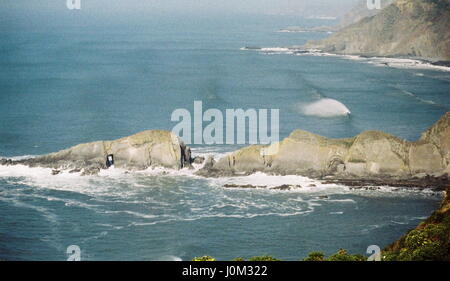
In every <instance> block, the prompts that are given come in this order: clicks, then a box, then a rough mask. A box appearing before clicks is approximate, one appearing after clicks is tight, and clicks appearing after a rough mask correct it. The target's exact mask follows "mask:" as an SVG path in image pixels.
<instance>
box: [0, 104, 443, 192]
mask: <svg viewBox="0 0 450 281" xmlns="http://www.w3.org/2000/svg"><path fill="white" fill-rule="evenodd" d="M110 154H112V155H114V164H115V167H118V168H124V169H127V170H142V169H146V168H149V167H165V168H170V169H181V168H184V167H191V164H192V163H193V162H196V163H197V162H204V165H203V168H201V169H200V170H198V171H197V172H196V174H197V175H200V176H204V177H220V176H242V175H249V174H252V173H255V172H264V173H267V174H276V175H301V176H306V177H310V178H315V179H321V180H326V181H328V182H334V183H341V184H345V185H349V186H370V185H389V186H406V187H407V186H415V187H444V186H446V185H448V183H449V179H448V174H450V112H447V113H446V114H445V115H444V116H443V117H442V118H441V119H440V120H439V121H438V122H436V123H435V124H434V125H433V126H432V127H431V128H429V129H428V130H427V131H425V132H424V133H423V134H422V137H421V138H420V139H419V140H418V141H415V142H409V141H406V140H403V139H400V138H397V137H395V136H392V135H389V134H386V133H383V132H379V131H367V132H363V133H361V134H359V135H357V136H356V137H353V138H346V139H329V138H326V137H322V136H319V135H316V134H313V133H309V132H306V131H302V130H295V131H294V132H292V133H291V134H290V136H289V137H287V138H285V139H284V140H283V141H281V142H279V143H276V144H273V145H271V146H263V145H252V146H248V147H245V148H242V149H240V150H237V151H235V152H232V153H230V154H229V155H227V156H225V157H223V158H221V159H218V161H215V160H214V159H212V158H209V159H207V160H206V161H204V159H201V158H203V157H198V159H193V158H192V156H191V150H190V148H189V147H187V146H186V145H185V144H184V143H183V141H182V140H181V139H180V138H179V137H177V136H176V135H174V134H173V133H171V132H168V131H159V130H153V131H144V132H141V133H138V134H135V135H132V136H129V137H125V138H121V139H118V140H114V141H97V142H92V143H85V144H79V145H76V146H74V147H71V148H68V149H65V150H61V151H59V152H56V153H51V154H47V155H43V156H39V157H36V158H31V159H24V160H15V161H14V160H10V159H1V160H0V164H1V165H17V164H23V165H28V166H30V167H37V166H39V167H47V168H53V169H54V171H53V174H58V173H59V172H60V171H62V170H66V171H69V172H81V173H82V174H83V175H90V174H96V173H98V172H99V171H100V170H101V169H105V168H107V165H106V157H107V156H108V155H110ZM196 160H199V161H196ZM197 164H198V163H197ZM280 189H285V188H280Z"/></svg>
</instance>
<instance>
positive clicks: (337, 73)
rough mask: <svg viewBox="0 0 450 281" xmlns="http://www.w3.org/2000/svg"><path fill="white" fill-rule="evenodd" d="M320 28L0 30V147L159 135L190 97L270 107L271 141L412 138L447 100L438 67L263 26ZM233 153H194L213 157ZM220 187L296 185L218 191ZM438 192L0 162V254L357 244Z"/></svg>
mask: <svg viewBox="0 0 450 281" xmlns="http://www.w3.org/2000/svg"><path fill="white" fill-rule="evenodd" d="M325 23H327V21H323V20H307V19H298V18H282V17H255V18H251V17H237V18H227V19H223V20H217V19H206V18H202V19H198V20H192V19H190V20H188V19H185V18H181V19H164V20H160V21H157V20H155V21H149V22H148V23H147V24H146V25H142V26H139V27H138V26H133V25H131V26H127V25H120V26H114V28H111V27H108V26H102V25H90V26H88V27H86V26H83V27H65V28H40V29H17V30H4V29H2V31H1V32H0V49H1V50H2V51H1V52H0V118H1V120H2V122H0V156H2V157H21V156H24V155H29V156H33V155H40V154H45V153H50V152H54V151H58V150H60V149H63V148H67V147H70V146H72V145H75V144H78V143H82V142H88V141H95V140H103V139H116V138H120V137H123V136H127V135H131V134H133V133H136V132H139V131H142V130H147V129H165V130H171V129H172V127H173V126H174V125H175V123H173V122H171V121H170V115H171V113H172V112H173V110H175V109H177V108H186V109H189V110H193V103H194V100H201V101H202V102H203V108H204V109H206V108H218V109H220V110H225V109H227V108H243V109H246V108H257V109H258V108H268V109H270V108H275V109H280V137H281V138H283V137H286V136H287V135H289V133H290V132H291V131H292V130H294V129H296V128H301V129H304V130H308V131H311V132H314V133H317V134H321V135H324V136H327V137H350V136H353V135H355V134H358V133H360V132H362V131H364V130H372V129H377V130H383V131H386V132H389V133H392V134H395V135H397V136H399V137H402V138H405V139H408V140H416V139H417V138H418V137H419V136H420V133H421V132H422V131H424V130H425V129H426V128H428V127H429V126H431V125H432V124H433V123H434V122H436V121H437V120H438V119H439V118H440V116H441V115H442V114H444V113H445V112H446V111H448V110H449V109H450V95H449V94H450V93H449V85H450V72H449V71H448V70H446V69H436V68H432V67H428V66H423V65H415V64H414V63H411V62H409V63H408V62H405V61H397V60H381V59H377V58H366V59H362V58H357V57H341V56H331V55H314V54H308V55H299V54H296V53H293V52H292V51H290V50H289V49H285V47H289V46H299V45H302V44H304V43H305V42H306V41H307V40H309V39H318V38H322V37H324V36H327V34H324V33H283V32H277V31H278V30H279V29H282V28H285V27H287V26H295V25H304V26H314V25H323V24H325ZM245 47H258V49H255V48H252V49H251V50H248V49H245ZM347 111H350V112H351V114H350V115H347V114H346V113H347ZM237 147H238V146H234V145H230V146H202V145H195V146H194V150H193V151H194V154H196V155H208V154H212V155H215V156H216V157H219V156H221V155H224V154H225V153H226V152H229V151H232V150H234V149H236V148H237ZM197 168H198V167H197ZM226 183H245V184H247V183H250V184H254V185H272V186H276V185H281V184H285V183H290V184H296V185H301V186H302V188H298V189H295V190H291V191H274V190H268V189H254V190H253V189H252V190H246V189H233V190H231V189H225V188H223V185H224V184H226ZM313 185H315V186H313ZM441 198H442V194H439V193H435V192H432V191H420V192H419V191H415V190H397V189H392V188H389V187H385V188H382V189H381V190H377V191H354V190H350V189H349V188H347V187H345V186H336V185H324V184H322V183H319V182H316V181H313V180H310V179H307V178H303V177H295V176H287V177H275V176H267V175H263V174H256V175H252V176H249V177H242V178H221V179H204V178H200V177H196V176H194V175H193V171H192V170H182V171H178V172H175V171H165V170H161V169H156V170H148V171H143V172H132V173H126V172H125V171H121V170H118V169H112V170H108V171H103V172H102V173H101V174H100V175H99V176H89V177H81V176H80V175H78V174H66V173H63V174H60V175H57V176H51V175H50V170H48V169H41V168H33V169H31V168H26V167H21V166H15V167H0V212H1V214H2V215H1V216H0V259H6V260H29V259H31V260H64V259H66V258H67V255H66V248H67V247H68V246H69V245H78V246H79V247H80V248H81V251H82V252H81V258H82V259H85V260H180V259H182V260H188V259H192V258H193V257H194V256H200V255H205V254H208V255H212V256H214V257H216V258H219V259H232V258H234V257H250V256H254V255H262V254H270V255H274V256H276V257H278V258H282V259H286V260H298V259H300V258H303V257H305V256H306V255H307V253H308V252H310V251H324V252H326V253H328V254H330V253H333V252H335V251H337V250H338V249H339V248H346V249H348V250H350V251H352V252H356V253H365V250H366V248H367V247H368V246H369V245H373V244H375V245H379V246H380V247H384V246H386V245H388V244H389V243H391V242H393V241H394V240H395V239H397V238H398V237H400V236H401V235H402V234H403V233H405V231H407V230H408V229H411V228H413V227H415V226H416V225H417V224H418V223H419V222H420V221H421V220H423V219H424V218H425V217H427V216H428V215H429V214H430V213H431V212H432V211H433V210H434V209H435V208H436V207H437V206H438V205H439V202H440V200H441Z"/></svg>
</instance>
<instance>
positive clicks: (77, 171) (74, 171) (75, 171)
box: [69, 168, 81, 174]
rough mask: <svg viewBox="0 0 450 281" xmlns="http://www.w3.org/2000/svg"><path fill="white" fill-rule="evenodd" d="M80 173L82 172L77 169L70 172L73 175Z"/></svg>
mask: <svg viewBox="0 0 450 281" xmlns="http://www.w3.org/2000/svg"><path fill="white" fill-rule="evenodd" d="M79 172H81V169H77V168H75V169H73V170H70V171H69V173H71V174H73V173H79Z"/></svg>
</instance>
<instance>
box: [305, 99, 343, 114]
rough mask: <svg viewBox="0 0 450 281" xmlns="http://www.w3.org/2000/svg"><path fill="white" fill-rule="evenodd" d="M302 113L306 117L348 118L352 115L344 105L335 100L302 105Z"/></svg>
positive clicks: (323, 100)
mask: <svg viewBox="0 0 450 281" xmlns="http://www.w3.org/2000/svg"><path fill="white" fill-rule="evenodd" d="M301 111H302V113H303V114H304V115H308V116H318V117H336V116H348V115H350V114H351V111H350V109H348V108H347V106H345V105H344V104H343V103H341V102H340V101H337V100H334V99H329V98H325V99H320V100H318V101H316V102H313V103H310V104H306V105H301Z"/></svg>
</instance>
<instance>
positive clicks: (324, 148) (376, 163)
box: [198, 112, 450, 179]
mask: <svg viewBox="0 0 450 281" xmlns="http://www.w3.org/2000/svg"><path fill="white" fill-rule="evenodd" d="M268 152H273V153H268ZM449 164H450V112H447V113H446V114H445V115H444V116H443V117H442V118H441V119H440V120H439V121H438V122H437V123H436V124H435V125H433V126H432V127H431V128H430V129H428V130H427V131H426V132H425V133H423V136H422V138H421V139H420V140H418V141H416V142H409V141H406V140H403V139H400V138H397V137H395V136H392V135H389V134H386V133H383V132H379V131H367V132H363V133H361V134H359V135H358V136H356V137H353V138H347V139H328V138H325V137H322V136H319V135H316V134H313V133H309V132H305V131H302V130H296V131H294V132H292V133H291V134H290V136H289V137H287V138H286V139H284V140H283V141H281V142H280V143H276V144H272V145H271V146H269V147H267V146H261V145H253V146H248V147H245V148H243V149H240V150H238V151H235V152H233V153H231V154H229V155H228V156H226V157H224V158H221V159H219V160H218V161H217V162H216V163H213V164H212V165H209V166H208V167H205V168H203V169H202V170H200V171H198V174H199V175H203V176H222V175H227V176H230V175H242V174H251V173H254V172H258V171H260V172H266V173H272V174H281V175H286V174H295V175H302V176H308V177H314V178H323V177H326V176H329V177H331V178H333V177H334V178H364V179H371V178H383V177H395V178H398V179H402V178H412V177H425V176H427V175H432V176H442V175H444V174H445V173H447V174H449V173H450V166H449Z"/></svg>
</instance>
